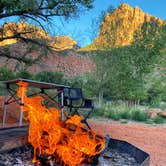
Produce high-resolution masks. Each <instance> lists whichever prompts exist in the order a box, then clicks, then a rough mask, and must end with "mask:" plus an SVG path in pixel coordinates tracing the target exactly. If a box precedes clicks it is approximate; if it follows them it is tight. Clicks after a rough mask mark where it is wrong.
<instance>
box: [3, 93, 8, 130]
mask: <svg viewBox="0 0 166 166" xmlns="http://www.w3.org/2000/svg"><path fill="white" fill-rule="evenodd" d="M7 101H8V95H6V96H5V102H4V106H3V120H2V128H4V127H5V121H6V112H7V105H8V103H7Z"/></svg>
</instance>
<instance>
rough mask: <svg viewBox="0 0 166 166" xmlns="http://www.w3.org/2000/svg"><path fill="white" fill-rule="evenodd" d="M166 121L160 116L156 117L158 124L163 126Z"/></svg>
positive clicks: (155, 120)
mask: <svg viewBox="0 0 166 166" xmlns="http://www.w3.org/2000/svg"><path fill="white" fill-rule="evenodd" d="M164 121H165V119H164V118H162V117H161V116H160V115H158V116H156V118H155V119H154V122H155V123H157V124H161V123H164Z"/></svg>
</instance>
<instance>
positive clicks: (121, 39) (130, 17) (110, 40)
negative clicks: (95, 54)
mask: <svg viewBox="0 0 166 166" xmlns="http://www.w3.org/2000/svg"><path fill="white" fill-rule="evenodd" d="M145 22H155V23H156V24H157V25H162V24H163V23H164V21H163V20H161V19H160V18H156V17H154V16H150V15H149V14H146V13H144V12H143V11H142V10H141V9H139V8H138V7H135V8H132V7H131V6H129V5H128V4H122V5H120V6H119V7H118V8H117V9H116V10H115V11H114V12H113V13H108V14H107V15H106V16H105V18H104V20H103V22H102V24H101V27H100V31H99V34H98V37H97V38H96V39H95V40H94V42H93V44H91V45H89V46H87V47H86V48H87V49H92V50H93V49H96V47H97V48H100V47H102V46H107V47H118V46H126V45H130V44H131V43H132V41H133V39H134V34H135V32H136V31H138V30H139V29H140V28H141V26H142V25H143V23H145ZM86 48H85V49H86Z"/></svg>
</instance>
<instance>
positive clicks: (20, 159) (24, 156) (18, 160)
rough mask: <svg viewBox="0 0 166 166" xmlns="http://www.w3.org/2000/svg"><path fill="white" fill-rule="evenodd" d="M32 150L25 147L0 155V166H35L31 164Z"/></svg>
mask: <svg viewBox="0 0 166 166" xmlns="http://www.w3.org/2000/svg"><path fill="white" fill-rule="evenodd" d="M32 151H33V148H32V147H31V146H30V145H25V146H23V147H20V148H16V149H13V150H11V151H9V152H6V153H0V166H35V164H33V163H32V157H33V152H32Z"/></svg>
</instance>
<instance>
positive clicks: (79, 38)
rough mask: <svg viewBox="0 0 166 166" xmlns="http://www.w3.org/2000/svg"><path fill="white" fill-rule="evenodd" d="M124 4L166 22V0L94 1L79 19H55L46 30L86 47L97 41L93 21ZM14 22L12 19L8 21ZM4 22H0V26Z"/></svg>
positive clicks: (52, 34)
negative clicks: (91, 7)
mask: <svg viewBox="0 0 166 166" xmlns="http://www.w3.org/2000/svg"><path fill="white" fill-rule="evenodd" d="M122 3H127V4H129V5H131V6H132V7H135V6H137V7H139V8H141V9H142V10H143V11H144V12H145V13H149V14H150V15H153V16H156V17H160V18H161V19H163V20H166V9H165V7H166V0H94V8H93V9H91V10H89V11H86V12H84V13H81V14H80V16H79V17H78V18H74V19H70V20H68V21H66V20H64V19H63V18H54V19H53V21H52V23H53V24H51V25H48V24H46V25H45V29H46V30H47V32H48V33H49V34H50V35H51V36H54V35H67V36H70V37H72V38H73V39H74V40H75V41H76V42H77V43H78V45H79V46H81V47H84V46H86V45H88V44H90V43H91V42H93V40H94V39H95V37H96V36H97V30H96V34H94V33H93V32H92V31H93V28H94V27H93V26H92V21H93V20H94V19H96V18H98V17H99V15H100V14H101V12H102V11H106V10H107V9H108V8H109V6H110V5H112V6H113V7H115V8H116V7H118V6H119V5H120V4H122ZM10 20H11V21H12V20H13V18H10V19H9V20H8V21H10ZM3 23H4V22H3V21H0V25H2V24H3Z"/></svg>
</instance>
